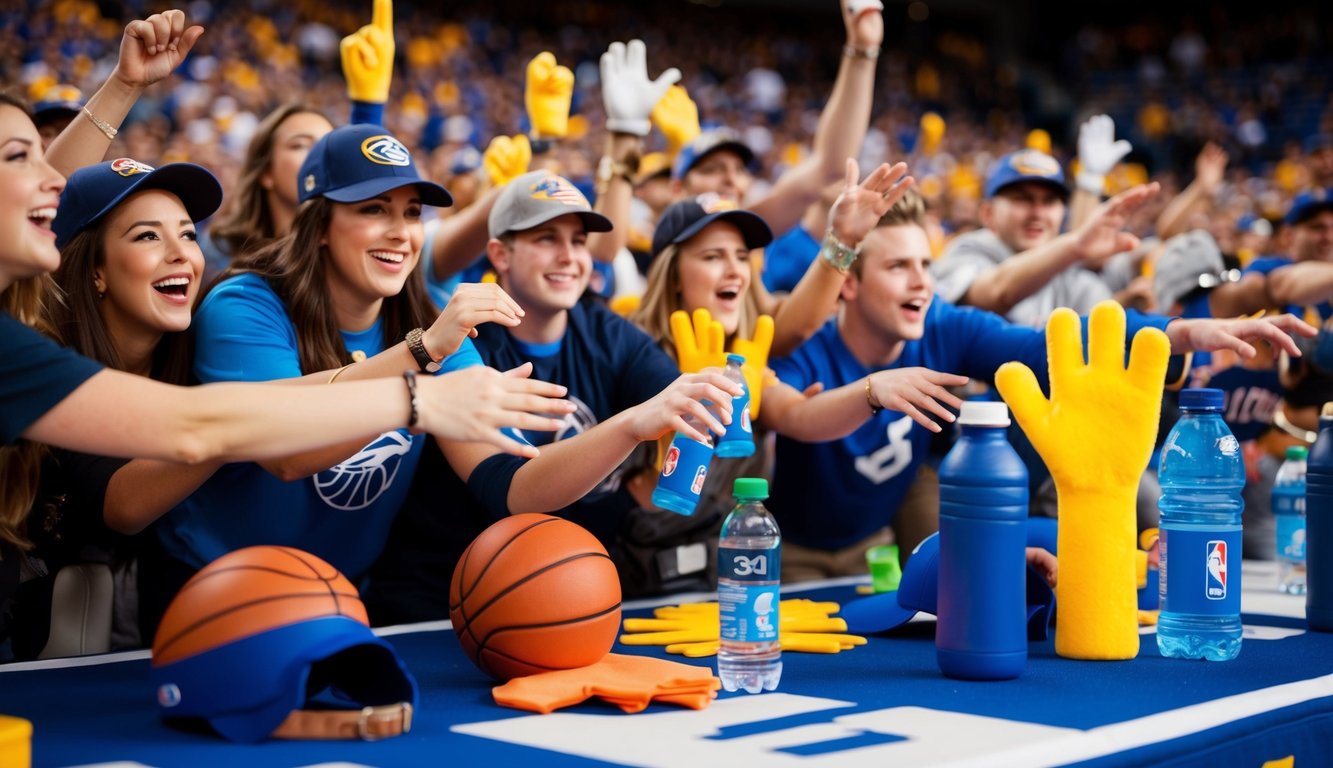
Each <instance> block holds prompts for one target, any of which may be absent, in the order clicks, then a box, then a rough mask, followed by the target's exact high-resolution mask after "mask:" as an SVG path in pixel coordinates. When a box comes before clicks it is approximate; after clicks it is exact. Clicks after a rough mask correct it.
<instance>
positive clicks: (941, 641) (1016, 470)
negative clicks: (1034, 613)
mask: <svg viewBox="0 0 1333 768" xmlns="http://www.w3.org/2000/svg"><path fill="white" fill-rule="evenodd" d="M958 424H959V425H960V426H961V427H962V428H963V434H962V436H961V437H960V438H959V439H958V442H957V443H955V444H954V446H953V448H951V449H950V450H949V453H948V455H946V456H945V457H944V461H942V462H940V572H939V599H938V611H937V615H938V617H939V621H938V622H937V623H936V625H935V657H936V660H937V661H938V663H939V665H940V671H941V672H943V673H944V674H945V675H947V676H949V677H956V678H962V679H964V680H1008V679H1012V678H1015V677H1018V676H1019V675H1020V674H1022V672H1023V667H1024V666H1026V664H1027V655H1028V636H1027V619H1028V613H1027V560H1026V557H1025V551H1026V548H1027V537H1028V530H1027V523H1028V472H1027V467H1026V466H1025V465H1024V464H1023V460H1022V459H1021V458H1019V456H1018V453H1017V452H1016V451H1015V450H1014V448H1013V446H1011V445H1010V444H1009V440H1008V438H1006V437H1005V431H1006V427H1008V426H1009V409H1008V408H1007V407H1006V406H1005V404H1004V403H998V402H982V401H972V400H969V401H967V402H965V403H963V408H962V411H961V412H960V413H959V416H958Z"/></svg>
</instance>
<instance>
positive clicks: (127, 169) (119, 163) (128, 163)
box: [111, 157, 153, 176]
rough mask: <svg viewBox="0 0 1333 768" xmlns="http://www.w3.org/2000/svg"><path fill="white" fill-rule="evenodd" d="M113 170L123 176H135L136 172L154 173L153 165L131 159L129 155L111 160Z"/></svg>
mask: <svg viewBox="0 0 1333 768" xmlns="http://www.w3.org/2000/svg"><path fill="white" fill-rule="evenodd" d="M111 170H113V171H115V172H116V173H118V174H120V175H121V176H133V175H134V174H136V173H152V172H153V166H151V165H144V164H143V163H141V162H139V161H138V160H131V159H130V158H128V157H121V158H117V159H115V160H112V161H111Z"/></svg>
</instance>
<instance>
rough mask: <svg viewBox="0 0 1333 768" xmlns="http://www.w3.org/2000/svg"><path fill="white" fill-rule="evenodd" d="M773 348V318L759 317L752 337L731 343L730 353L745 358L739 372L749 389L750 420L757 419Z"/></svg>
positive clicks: (736, 339) (737, 339) (738, 339)
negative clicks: (743, 376) (765, 375)
mask: <svg viewBox="0 0 1333 768" xmlns="http://www.w3.org/2000/svg"><path fill="white" fill-rule="evenodd" d="M772 347H773V318H771V317H769V316H768V315H760V316H759V319H758V320H756V321H755V324H754V336H752V337H750V338H749V339H742V338H740V337H737V338H735V339H732V341H731V351H732V352H735V353H736V354H738V355H741V356H742V357H744V358H745V365H743V366H741V372H742V373H744V374H745V386H746V387H748V388H749V389H750V418H751V419H757V418H759V400H760V396H761V395H762V394H763V392H764V373H765V372H766V371H767V370H768V351H769V349H771V348H772Z"/></svg>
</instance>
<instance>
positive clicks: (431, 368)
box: [426, 360, 441, 373]
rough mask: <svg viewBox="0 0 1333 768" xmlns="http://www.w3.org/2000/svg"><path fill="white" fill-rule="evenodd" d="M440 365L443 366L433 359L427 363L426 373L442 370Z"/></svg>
mask: <svg viewBox="0 0 1333 768" xmlns="http://www.w3.org/2000/svg"><path fill="white" fill-rule="evenodd" d="M440 367H441V366H440V364H439V363H437V362H435V361H434V360H432V361H430V362H429V363H426V373H435V372H436V371H438V370H440Z"/></svg>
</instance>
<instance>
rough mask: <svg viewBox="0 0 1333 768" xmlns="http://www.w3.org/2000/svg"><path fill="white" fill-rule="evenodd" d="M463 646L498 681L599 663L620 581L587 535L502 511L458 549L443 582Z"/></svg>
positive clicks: (616, 616)
mask: <svg viewBox="0 0 1333 768" xmlns="http://www.w3.org/2000/svg"><path fill="white" fill-rule="evenodd" d="M449 617H450V618H451V619H452V620H453V625H454V632H455V633H457V635H458V640H459V642H460V643H462V645H463V650H464V651H465V652H466V653H467V655H468V657H469V658H471V659H472V661H473V662H474V663H476V665H477V666H478V667H480V668H481V669H482V671H483V672H485V673H487V674H489V675H491V676H492V677H495V678H497V679H499V680H508V679H510V678H513V677H522V676H523V675H531V674H536V673H538V672H546V671H549V670H553V669H573V668H576V667H586V666H587V665H589V664H593V663H596V662H598V661H601V660H602V658H603V657H604V656H606V654H607V652H609V651H610V650H611V645H612V644H613V643H615V641H616V632H617V631H618V630H619V629H620V577H619V575H617V573H616V567H615V565H614V564H613V563H612V562H611V558H610V557H609V556H608V555H607V554H606V549H605V548H604V547H603V546H602V545H601V543H600V542H598V541H597V539H596V537H594V536H593V535H592V534H591V533H588V532H587V531H586V530H584V529H583V528H581V527H579V526H578V525H575V524H574V523H571V522H569V521H568V520H562V519H560V518H558V517H552V516H550V515H538V514H523V515H512V516H510V517H508V518H506V519H504V520H501V521H500V522H498V523H495V524H494V525H492V526H491V527H489V528H487V529H486V530H485V531H482V533H481V535H480V536H478V537H477V538H476V540H475V541H473V542H472V544H470V545H469V546H468V548H467V549H466V550H464V552H463V556H462V557H461V558H460V559H459V561H458V565H457V566H456V567H455V568H454V577H453V580H452V581H451V582H450V585H449Z"/></svg>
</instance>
